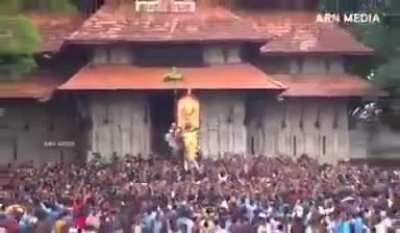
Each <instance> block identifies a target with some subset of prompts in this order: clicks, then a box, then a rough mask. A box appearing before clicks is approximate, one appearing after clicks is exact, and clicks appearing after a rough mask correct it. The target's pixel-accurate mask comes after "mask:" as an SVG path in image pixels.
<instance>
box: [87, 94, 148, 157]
mask: <svg viewBox="0 0 400 233" xmlns="http://www.w3.org/2000/svg"><path fill="white" fill-rule="evenodd" d="M88 105H89V109H90V115H91V121H92V129H91V130H90V132H89V140H88V141H89V151H90V152H93V153H99V154H100V155H101V156H103V157H105V158H111V156H112V155H113V154H115V155H117V156H124V155H126V154H131V155H138V154H141V155H142V156H143V157H146V156H149V155H150V139H151V135H150V132H151V122H150V113H149V106H148V101H147V97H146V95H145V94H143V93H134V92H130V93H128V92H126V93H125V92H112V93H97V94H95V93H94V94H90V96H89V98H88Z"/></svg>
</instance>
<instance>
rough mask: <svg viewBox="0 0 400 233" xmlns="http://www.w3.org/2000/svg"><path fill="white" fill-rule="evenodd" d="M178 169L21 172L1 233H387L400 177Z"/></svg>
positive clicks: (292, 165)
mask: <svg viewBox="0 0 400 233" xmlns="http://www.w3.org/2000/svg"><path fill="white" fill-rule="evenodd" d="M198 165H199V168H198V169H195V168H193V169H183V166H182V163H181V162H179V160H173V159H162V160H161V159H160V160H154V159H150V160H145V159H142V158H141V157H140V156H139V157H133V156H125V157H123V158H117V157H114V158H113V159H112V160H111V161H107V162H105V161H102V159H101V158H100V157H96V158H95V159H93V160H92V161H90V162H88V163H87V164H85V165H82V166H77V165H73V164H63V163H58V164H53V165H50V164H47V165H45V166H43V167H40V169H36V168H33V167H32V166H21V167H18V168H15V169H14V170H13V172H12V175H11V179H10V182H8V183H7V184H5V185H4V186H3V189H2V192H1V193H0V194H1V199H0V200H1V202H0V203H1V207H2V208H1V213H0V232H10V233H11V232H22V233H25V232H26V233H28V232H37V233H53V232H54V233H69V232H104V233H113V232H122V233H128V232H129V233H131V232H143V233H177V232H179V233H183V232H186V233H197V232H199V233H228V232H229V233H247V232H248V233H253V232H254V233H289V232H293V233H314V232H329V233H363V232H366V233H369V232H376V233H386V232H390V231H395V230H396V221H395V220H396V218H397V214H398V208H399V206H400V202H399V200H400V198H399V195H400V183H399V182H400V171H399V170H395V169H383V168H373V167H368V166H355V165H351V164H349V163H347V162H343V163H339V164H337V165H334V166H333V165H320V164H318V163H317V161H314V160H312V159H310V158H308V157H307V156H302V157H300V158H297V159H291V158H289V157H283V156H280V157H266V156H247V157H245V156H239V155H231V156H227V157H224V158H220V159H217V160H211V159H207V158H203V159H201V161H199V163H198Z"/></svg>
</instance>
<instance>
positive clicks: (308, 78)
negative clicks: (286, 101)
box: [272, 74, 387, 97]
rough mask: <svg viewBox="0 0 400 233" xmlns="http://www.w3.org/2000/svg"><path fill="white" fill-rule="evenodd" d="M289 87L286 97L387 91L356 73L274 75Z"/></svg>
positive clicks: (380, 92)
mask: <svg viewBox="0 0 400 233" xmlns="http://www.w3.org/2000/svg"><path fill="white" fill-rule="evenodd" d="M272 77H273V78H274V79H276V80H278V81H280V82H282V83H283V84H285V85H287V86H288V87H289V88H288V89H287V90H285V91H284V92H283V93H282V94H283V96H286V97H362V96H386V95H387V93H386V92H385V91H383V90H381V89H379V88H378V87H376V86H374V85H372V84H371V83H370V82H368V81H367V80H365V79H362V78H361V77H358V76H354V75H347V74H343V75H273V76H272Z"/></svg>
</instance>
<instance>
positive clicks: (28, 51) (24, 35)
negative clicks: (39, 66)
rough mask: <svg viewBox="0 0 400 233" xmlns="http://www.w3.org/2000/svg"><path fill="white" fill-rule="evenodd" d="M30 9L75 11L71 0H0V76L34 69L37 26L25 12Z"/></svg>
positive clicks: (10, 77) (37, 39) (22, 73)
mask: <svg viewBox="0 0 400 233" xmlns="http://www.w3.org/2000/svg"><path fill="white" fill-rule="evenodd" d="M32 11H50V12H63V13H76V9H75V7H74V5H73V4H71V2H70V0H0V80H4V79H7V80H9V79H17V78H20V77H23V75H24V74H28V73H31V72H33V71H34V68H35V67H36V63H35V59H34V54H35V53H36V52H37V51H38V49H39V46H40V33H39V29H38V28H37V27H36V26H35V24H34V23H33V22H32V21H31V20H30V19H29V18H28V17H25V16H24V15H25V14H29V13H30V12H32Z"/></svg>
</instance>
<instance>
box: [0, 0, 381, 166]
mask: <svg viewBox="0 0 400 233" xmlns="http://www.w3.org/2000/svg"><path fill="white" fill-rule="evenodd" d="M227 2H228V1H227ZM272 2H274V3H275V2H276V1H271V3H268V1H264V3H263V4H261V3H260V2H259V1H254V2H253V3H252V2H251V1H249V3H248V5H235V4H227V3H224V2H223V1H221V2H218V1H217V2H215V1H192V0H188V1H177V0H176V1H173V0H170V1H165V0H152V1H141V0H136V1H124V0H119V1H118V0H109V1H106V2H105V4H104V5H103V6H102V7H101V8H100V9H98V10H97V11H95V12H94V13H93V15H91V16H90V17H88V18H79V19H68V20H67V19H66V18H62V19H60V20H59V21H56V22H53V23H52V24H51V25H52V27H54V28H50V26H49V25H47V24H46V23H44V22H45V21H43V20H42V21H40V22H39V23H38V26H39V28H40V29H41V31H42V33H43V35H44V45H43V48H42V53H41V54H40V55H41V56H42V57H43V56H44V57H47V60H46V59H45V61H44V62H42V63H43V64H41V67H42V69H41V70H43V72H41V73H40V74H38V76H39V77H32V78H28V79H26V80H24V81H23V82H22V81H21V82H18V81H17V82H12V83H7V82H4V83H0V153H1V154H2V157H1V162H2V163H8V162H18V163H24V162H28V161H30V160H33V161H34V162H35V163H38V164H39V163H44V162H54V161H59V160H64V161H85V159H86V158H87V157H88V156H91V155H95V154H98V155H101V156H102V157H104V158H111V156H113V155H117V156H124V155H126V154H131V155H140V156H142V157H145V158H149V157H151V156H156V155H162V154H166V153H168V146H167V144H166V142H165V141H164V134H165V133H166V132H167V130H168V127H169V125H170V124H171V123H172V122H174V121H176V120H177V117H178V116H179V113H177V103H178V101H179V99H181V98H182V97H184V96H185V95H187V93H188V92H190V93H191V94H192V95H193V96H194V97H195V98H196V99H197V100H198V104H199V109H200V115H199V117H200V119H199V122H200V123H199V124H200V127H199V129H200V142H201V151H202V153H203V156H204V157H211V158H218V157H222V156H234V155H237V154H246V155H248V156H252V155H265V156H280V155H289V156H293V157H299V156H301V155H303V154H307V155H309V156H311V157H314V158H317V159H319V160H320V161H321V162H328V163H334V162H337V161H339V160H344V159H352V158H367V157H368V156H369V150H368V142H369V141H368V140H369V138H368V134H367V133H366V132H365V130H364V129H363V128H362V127H358V126H357V124H355V123H354V122H353V121H352V119H351V118H350V117H349V111H350V110H351V109H352V108H353V107H354V104H357V103H359V102H360V100H362V99H365V98H372V99H376V98H379V97H381V96H385V95H386V93H385V92H383V91H382V90H380V89H378V88H376V87H374V86H373V85H371V84H370V83H369V82H368V81H366V80H364V79H362V78H361V77H358V76H357V75H354V74H351V73H350V72H349V64H351V63H352V62H354V61H363V60H364V59H367V58H368V56H370V55H372V54H373V50H372V49H370V48H368V47H367V46H365V45H363V44H361V43H359V42H358V41H356V40H355V39H354V38H353V37H352V35H351V34H350V33H349V32H347V31H346V30H344V29H342V28H341V27H339V26H338V25H336V24H333V23H330V24H324V23H318V22H316V21H315V16H316V14H317V13H316V12H314V11H310V9H316V8H315V5H316V4H315V3H313V4H310V1H279V2H282V4H280V5H279V6H278V5H276V4H274V3H272ZM306 2H307V4H305V3H306ZM260 4H261V6H262V7H261V8H260ZM273 4H274V5H273ZM306 10H307V11H306ZM52 20H53V21H55V20H56V19H54V17H53V18H52ZM57 23H58V24H57ZM56 30H60V32H59V33H54V32H55V31H56ZM50 32H53V33H50ZM56 35H59V36H58V37H57V36H56ZM46 36H48V37H49V38H47V37H46ZM60 71H65V72H60ZM171 72H175V73H176V74H178V75H177V77H178V78H176V79H168V78H167V77H168V74H170V73H171ZM42 73H43V74H42Z"/></svg>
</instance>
